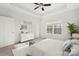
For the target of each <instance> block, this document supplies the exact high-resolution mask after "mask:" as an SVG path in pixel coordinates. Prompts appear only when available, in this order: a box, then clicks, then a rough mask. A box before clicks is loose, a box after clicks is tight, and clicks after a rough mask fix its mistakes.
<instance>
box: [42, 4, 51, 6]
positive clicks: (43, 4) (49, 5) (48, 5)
mask: <svg viewBox="0 0 79 59" xmlns="http://www.w3.org/2000/svg"><path fill="white" fill-rule="evenodd" d="M43 6H51V4H43Z"/></svg>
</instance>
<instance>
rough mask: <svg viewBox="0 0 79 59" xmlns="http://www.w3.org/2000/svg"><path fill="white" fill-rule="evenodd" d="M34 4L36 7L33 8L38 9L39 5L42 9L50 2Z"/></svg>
mask: <svg viewBox="0 0 79 59" xmlns="http://www.w3.org/2000/svg"><path fill="white" fill-rule="evenodd" d="M34 4H35V5H37V7H35V8H34V10H36V9H38V8H39V7H41V10H42V11H44V10H45V9H44V6H51V4H44V3H34Z"/></svg>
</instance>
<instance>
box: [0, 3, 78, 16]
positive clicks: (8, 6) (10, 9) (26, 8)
mask: <svg viewBox="0 0 79 59" xmlns="http://www.w3.org/2000/svg"><path fill="white" fill-rule="evenodd" d="M51 4H52V5H51V6H48V7H44V9H45V11H42V10H41V8H38V9H36V10H34V8H35V7H36V5H35V4H34V3H4V4H3V3H2V4H1V3H0V15H1V14H2V15H18V14H20V13H21V14H28V15H32V16H35V17H37V16H38V17H40V16H46V15H52V14H54V15H55V14H57V13H61V12H62V11H64V10H69V9H73V8H79V3H51Z"/></svg>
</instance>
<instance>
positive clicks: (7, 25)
mask: <svg viewBox="0 0 79 59" xmlns="http://www.w3.org/2000/svg"><path fill="white" fill-rule="evenodd" d="M0 32H1V33H0V47H4V46H8V45H10V44H13V43H15V23H14V20H13V19H11V18H5V17H0Z"/></svg>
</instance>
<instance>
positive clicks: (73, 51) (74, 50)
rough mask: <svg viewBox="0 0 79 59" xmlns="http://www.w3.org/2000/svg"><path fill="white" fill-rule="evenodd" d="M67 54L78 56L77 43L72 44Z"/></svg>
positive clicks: (78, 46) (78, 47)
mask: <svg viewBox="0 0 79 59" xmlns="http://www.w3.org/2000/svg"><path fill="white" fill-rule="evenodd" d="M69 56H79V45H73V46H72V48H71V52H70V53H69Z"/></svg>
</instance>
